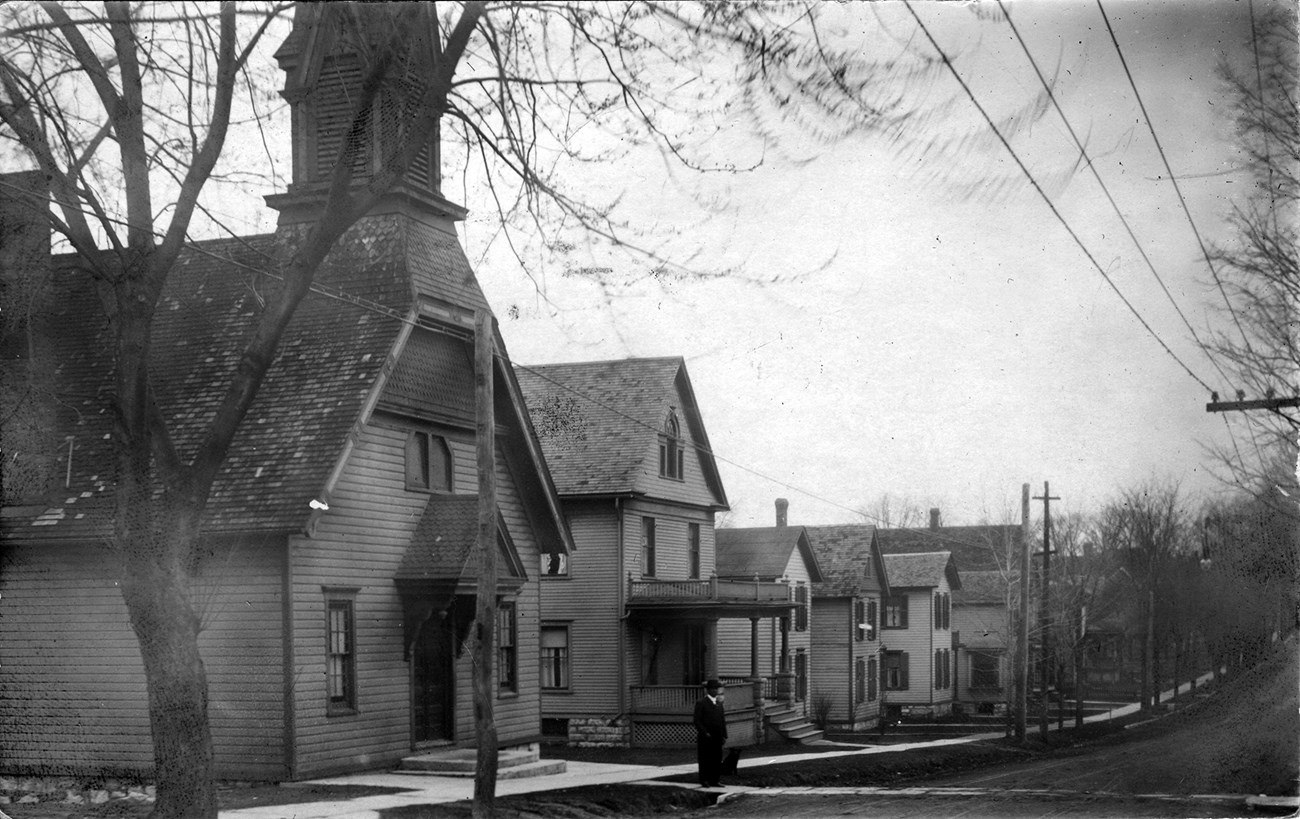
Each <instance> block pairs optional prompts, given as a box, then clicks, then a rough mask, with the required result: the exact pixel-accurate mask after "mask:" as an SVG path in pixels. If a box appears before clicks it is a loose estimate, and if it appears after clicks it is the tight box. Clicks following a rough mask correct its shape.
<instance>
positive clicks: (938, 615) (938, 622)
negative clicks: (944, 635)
mask: <svg viewBox="0 0 1300 819" xmlns="http://www.w3.org/2000/svg"><path fill="white" fill-rule="evenodd" d="M934 627H935V628H943V595H941V594H939V593H938V592H935V593H934Z"/></svg>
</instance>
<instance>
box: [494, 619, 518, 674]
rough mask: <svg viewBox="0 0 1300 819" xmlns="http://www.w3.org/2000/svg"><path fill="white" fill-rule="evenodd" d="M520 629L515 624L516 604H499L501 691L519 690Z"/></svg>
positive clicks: (498, 664) (498, 669)
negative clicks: (518, 640)
mask: <svg viewBox="0 0 1300 819" xmlns="http://www.w3.org/2000/svg"><path fill="white" fill-rule="evenodd" d="M517 638H518V630H517V627H516V624H515V604H514V603H510V602H505V603H498V604H497V688H498V689H499V690H500V691H518V690H519V648H518V643H517Z"/></svg>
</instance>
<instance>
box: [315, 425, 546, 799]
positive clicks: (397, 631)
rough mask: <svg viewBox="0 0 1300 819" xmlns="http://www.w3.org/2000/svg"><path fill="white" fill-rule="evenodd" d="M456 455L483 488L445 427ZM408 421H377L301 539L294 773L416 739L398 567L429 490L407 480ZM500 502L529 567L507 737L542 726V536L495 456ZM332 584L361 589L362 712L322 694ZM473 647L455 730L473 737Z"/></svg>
mask: <svg viewBox="0 0 1300 819" xmlns="http://www.w3.org/2000/svg"><path fill="white" fill-rule="evenodd" d="M440 432H442V434H444V435H445V436H446V437H447V441H448V447H449V449H450V451H451V453H452V457H453V481H454V484H453V488H454V489H455V490H456V491H457V492H458V493H462V494H468V493H470V492H471V491H472V490H473V489H476V488H477V472H476V467H475V450H474V446H473V439H472V436H471V435H470V434H469V433H467V432H464V433H460V434H459V436H458V437H453V431H451V430H440ZM406 437H407V430H405V429H403V428H401V427H399V426H394V425H391V424H386V423H376V424H372V425H370V426H369V427H367V428H366V429H365V431H364V432H363V434H362V435H360V436H359V439H358V442H357V445H356V447H355V448H354V449H353V451H352V454H351V457H350V458H349V462H348V464H347V466H346V468H345V470H344V472H343V475H342V476H341V478H340V480H339V482H338V485H337V486H336V487H335V490H334V493H333V495H332V497H331V501H330V510H329V512H328V513H326V514H325V515H324V516H322V517H321V519H320V522H319V524H318V525H317V528H316V531H315V533H314V536H313V537H311V538H299V539H297V540H296V541H295V543H294V568H293V576H294V597H295V601H294V657H295V684H294V690H295V702H296V708H297V711H296V715H295V723H296V729H297V737H298V747H297V770H296V772H295V774H296V775H297V776H299V777H306V776H312V775H318V774H321V773H326V772H331V771H336V770H345V769H355V768H358V767H376V766H382V765H385V764H389V763H390V762H392V761H395V760H396V759H398V758H400V757H401V756H402V755H403V754H405V753H407V752H409V750H410V748H411V699H410V698H411V693H410V666H409V664H408V663H407V662H406V661H405V659H404V658H403V645H402V640H403V630H402V605H401V599H400V598H399V596H398V594H397V588H396V586H395V585H394V583H393V576H394V574H395V573H396V570H397V567H398V565H399V563H400V562H401V559H402V555H403V554H404V553H405V551H406V549H407V547H408V546H409V544H410V541H411V536H412V534H413V532H414V530H415V527H416V524H417V523H418V522H419V519H420V515H421V514H422V512H423V510H424V507H425V505H426V503H427V502H428V498H429V496H428V494H427V493H424V492H416V491H409V490H407V489H406V487H405V471H404V459H405V445H406ZM497 492H498V507H499V508H500V509H501V513H502V517H503V518H504V519H505V521H506V527H507V529H509V532H510V535H511V538H512V540H513V541H514V544H515V546H516V548H517V549H518V550H519V553H520V558H521V559H522V560H523V562H524V566H525V569H526V571H527V572H528V575H529V578H530V580H529V582H528V583H526V584H525V585H524V587H523V589H522V590H521V592H520V595H519V598H518V599H517V600H516V604H517V606H518V617H519V621H518V625H519V628H518V650H519V678H520V679H519V690H520V694H519V696H512V697H508V698H505V699H502V700H499V701H498V703H497V708H496V714H495V716H496V718H497V729H498V735H499V737H500V740H501V742H502V743H507V744H508V743H509V742H511V741H521V740H523V739H526V738H532V737H535V736H536V735H537V734H538V733H539V731H540V710H539V704H538V698H537V694H536V690H537V663H536V656H537V651H538V648H537V643H538V632H537V618H538V609H537V588H536V580H537V567H538V562H539V560H538V556H537V544H536V542H535V539H534V536H533V532H532V528H531V526H530V525H529V523H528V520H527V516H526V513H525V511H524V509H523V506H522V503H521V501H520V497H519V491H518V487H517V486H516V484H515V481H514V476H513V475H512V474H511V473H510V470H509V469H508V468H507V467H506V466H505V461H504V458H503V457H502V456H500V455H499V456H498V460H497ZM325 588H340V589H355V590H356V591H355V604H354V605H355V619H356V648H357V657H356V676H357V709H356V713H353V714H346V715H336V716H330V715H328V714H327V713H326V710H327V709H326V694H325V679H324V668H325V657H324V652H325V601H326V593H325V592H324V591H323V589H325ZM469 673H470V672H469V656H468V653H465V654H463V655H462V657H461V658H460V659H459V660H458V661H457V692H456V696H455V701H456V709H455V713H456V719H455V732H456V739H457V741H458V742H462V743H469V744H472V742H473V716H472V714H473V712H472V704H471V699H472V698H471V694H470V692H471V690H472V688H471V680H470V676H469Z"/></svg>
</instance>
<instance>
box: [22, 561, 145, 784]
mask: <svg viewBox="0 0 1300 819" xmlns="http://www.w3.org/2000/svg"><path fill="white" fill-rule="evenodd" d="M116 575H117V572H116V571H115V570H114V569H113V568H112V566H111V564H110V561H109V556H108V554H107V553H106V552H105V550H104V549H102V548H95V547H91V546H87V545H81V544H77V545H63V544H38V545H22V544H15V543H13V542H7V543H5V546H4V549H3V555H2V556H0V617H3V618H4V621H5V623H4V628H3V629H0V757H2V761H3V765H4V768H5V769H6V770H8V771H12V772H18V771H24V770H33V771H36V772H44V770H45V769H47V767H48V766H49V765H50V763H51V761H54V764H55V766H57V768H59V769H61V770H54V771H51V772H52V773H61V774H63V773H66V774H83V773H92V772H95V771H98V770H100V769H102V768H104V767H105V765H104V763H105V761H106V760H113V761H114V764H113V767H114V768H117V769H119V770H122V771H148V770H149V769H151V768H152V767H153V744H152V741H151V739H150V737H149V714H148V710H147V701H146V693H145V683H144V673H143V669H142V668H141V662H140V649H139V646H138V644H137V643H136V641H135V637H134V633H133V632H132V631H131V626H130V623H129V622H128V620H127V614H126V606H125V604H124V603H123V602H122V596H121V593H120V592H119V591H118V588H117V582H116V581H115V580H114V579H113V578H114V577H115V576H116Z"/></svg>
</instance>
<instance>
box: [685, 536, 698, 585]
mask: <svg viewBox="0 0 1300 819" xmlns="http://www.w3.org/2000/svg"><path fill="white" fill-rule="evenodd" d="M686 537H687V540H688V541H689V543H688V544H687V545H688V546H689V548H690V560H691V565H690V569H691V577H692V578H697V577H699V576H700V524H698V523H688V524H686Z"/></svg>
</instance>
